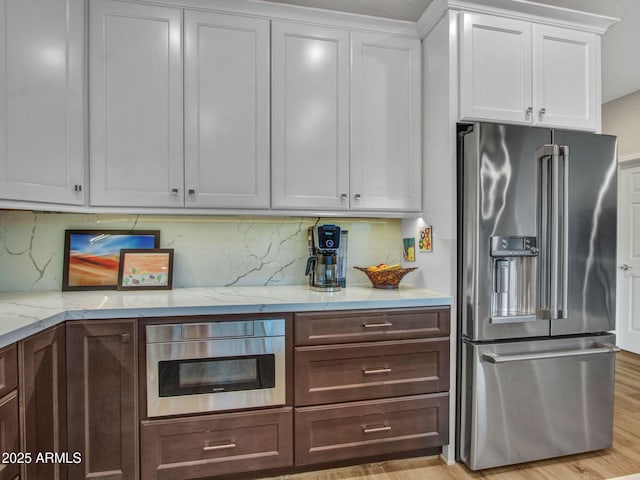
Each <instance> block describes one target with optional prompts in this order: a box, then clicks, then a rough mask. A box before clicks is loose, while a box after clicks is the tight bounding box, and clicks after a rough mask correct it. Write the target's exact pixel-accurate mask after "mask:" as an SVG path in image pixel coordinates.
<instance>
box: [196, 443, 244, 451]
mask: <svg viewBox="0 0 640 480" xmlns="http://www.w3.org/2000/svg"><path fill="white" fill-rule="evenodd" d="M236 446H237V445H236V444H235V443H225V444H223V445H207V446H204V447H202V450H203V451H205V452H211V451H213V450H226V449H228V448H236Z"/></svg>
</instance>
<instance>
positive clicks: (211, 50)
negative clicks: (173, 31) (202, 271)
mask: <svg viewBox="0 0 640 480" xmlns="http://www.w3.org/2000/svg"><path fill="white" fill-rule="evenodd" d="M184 21H185V105H184V108H185V189H186V192H187V195H186V197H185V198H186V205H187V206H195V207H212V208H218V207H220V208H268V207H269V185H270V176H269V168H270V166H269V159H270V152H269V145H270V142H269V135H270V132H269V93H270V92H269V41H270V39H269V21H268V20H267V19H258V18H251V17H242V16H234V15H224V14H216V13H210V12H201V11H186V12H185V18H184Z"/></svg>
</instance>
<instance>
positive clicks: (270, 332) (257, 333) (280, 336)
mask: <svg viewBox="0 0 640 480" xmlns="http://www.w3.org/2000/svg"><path fill="white" fill-rule="evenodd" d="M284 332H285V321H284V319H282V318H277V319H266V320H243V321H229V322H224V321H223V322H205V323H178V324H165V325H147V326H146V337H147V342H146V343H147V345H146V346H147V415H148V416H149V417H159V416H166V415H181V414H189V413H201V412H208V411H217V410H232V409H241V408H251V407H263V406H271V405H283V404H284V403H285V392H286V390H285V386H284V382H285V337H284Z"/></svg>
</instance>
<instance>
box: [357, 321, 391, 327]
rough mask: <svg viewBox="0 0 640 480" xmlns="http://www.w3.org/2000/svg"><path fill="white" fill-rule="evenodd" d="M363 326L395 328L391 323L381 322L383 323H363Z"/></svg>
mask: <svg viewBox="0 0 640 480" xmlns="http://www.w3.org/2000/svg"><path fill="white" fill-rule="evenodd" d="M362 326H363V327H364V328H388V327H391V326H393V323H391V322H381V323H363V324H362Z"/></svg>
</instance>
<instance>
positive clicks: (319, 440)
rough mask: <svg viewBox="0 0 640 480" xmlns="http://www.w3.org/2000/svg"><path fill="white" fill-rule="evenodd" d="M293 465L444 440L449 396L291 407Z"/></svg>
mask: <svg viewBox="0 0 640 480" xmlns="http://www.w3.org/2000/svg"><path fill="white" fill-rule="evenodd" d="M295 423H296V431H295V435H296V465H308V464H312V463H325V462H332V461H337V460H346V459H349V458H357V457H368V456H373V455H384V454H389V453H397V452H404V451H411V450H417V449H422V448H429V447H437V446H441V445H445V444H447V443H448V442H449V394H448V393H436V394H431V395H416V396H412V397H402V398H396V399H386V400H372V401H368V402H353V403H348V404H344V403H343V404H336V405H331V406H325V407H303V408H296V422H295Z"/></svg>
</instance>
